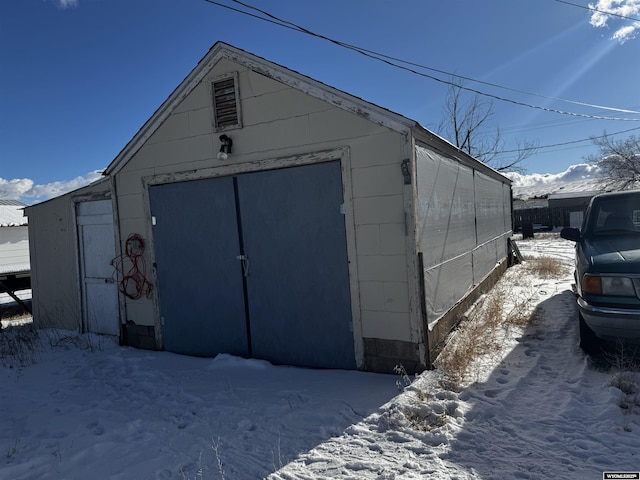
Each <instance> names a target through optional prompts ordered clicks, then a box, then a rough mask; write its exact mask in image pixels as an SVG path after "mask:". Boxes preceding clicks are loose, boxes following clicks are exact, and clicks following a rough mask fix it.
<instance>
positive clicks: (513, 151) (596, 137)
mask: <svg viewBox="0 0 640 480" xmlns="http://www.w3.org/2000/svg"><path fill="white" fill-rule="evenodd" d="M635 130H640V127H635V128H628V129H626V130H622V131H620V132H615V133H605V134H604V135H597V136H592V137H589V138H583V139H582V140H571V141H568V142H562V143H553V144H550V145H541V146H537V147H536V149H537V150H539V149H541V148H553V147H563V146H565V145H573V144H576V143H582V142H590V141H593V140H597V139H598V138H606V137H613V136H615V135H621V134H623V133H629V132H633V131H635ZM519 151H520V150H518V149H515V150H501V151H500V152H497V153H516V152H519Z"/></svg>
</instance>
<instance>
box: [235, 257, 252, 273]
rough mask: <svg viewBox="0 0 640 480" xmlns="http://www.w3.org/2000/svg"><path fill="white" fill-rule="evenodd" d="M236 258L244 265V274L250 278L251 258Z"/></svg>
mask: <svg viewBox="0 0 640 480" xmlns="http://www.w3.org/2000/svg"><path fill="white" fill-rule="evenodd" d="M236 258H237V259H238V260H240V263H241V264H242V273H243V274H244V276H245V277H248V276H249V257H247V256H246V255H238V256H237V257H236Z"/></svg>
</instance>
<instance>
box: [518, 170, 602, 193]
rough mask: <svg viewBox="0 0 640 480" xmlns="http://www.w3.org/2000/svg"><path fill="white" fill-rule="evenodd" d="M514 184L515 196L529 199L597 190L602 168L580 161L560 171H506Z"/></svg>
mask: <svg viewBox="0 0 640 480" xmlns="http://www.w3.org/2000/svg"><path fill="white" fill-rule="evenodd" d="M505 175H506V176H507V177H509V178H510V179H511V180H512V182H513V184H512V189H513V197H514V198H521V199H527V198H532V197H541V196H544V195H549V194H552V193H569V192H595V191H599V190H600V189H601V187H600V185H599V182H600V180H601V175H602V173H601V171H600V168H599V167H597V166H596V165H590V164H587V163H580V164H578V165H572V166H570V167H569V168H567V169H566V170H565V171H564V172H560V173H532V174H530V175H522V174H519V173H506V174H505Z"/></svg>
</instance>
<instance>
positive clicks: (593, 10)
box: [555, 0, 640, 22]
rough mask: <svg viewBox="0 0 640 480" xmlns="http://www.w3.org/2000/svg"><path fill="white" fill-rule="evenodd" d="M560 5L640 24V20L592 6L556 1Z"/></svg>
mask: <svg viewBox="0 0 640 480" xmlns="http://www.w3.org/2000/svg"><path fill="white" fill-rule="evenodd" d="M555 1H556V2H558V3H564V4H565V5H571V6H572V7H578V8H582V9H584V10H589V11H590V12H596V13H602V14H604V15H611V16H612V17H618V18H624V19H625V20H631V21H633V22H640V18H634V17H627V16H626V15H621V14H619V13H613V12H608V11H606V10H599V9H597V8H594V7H592V6H591V5H589V6H587V7H585V6H584V5H578V4H577V3H571V2H567V1H565V0H555Z"/></svg>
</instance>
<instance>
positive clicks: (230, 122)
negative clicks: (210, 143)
mask: <svg viewBox="0 0 640 480" xmlns="http://www.w3.org/2000/svg"><path fill="white" fill-rule="evenodd" d="M213 108H214V115H215V126H216V128H219V129H224V128H227V127H236V126H239V125H240V117H239V114H238V102H237V96H236V82H235V78H234V77H230V78H225V79H223V80H220V81H217V82H213Z"/></svg>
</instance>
